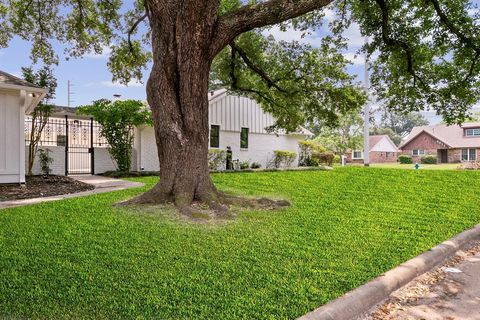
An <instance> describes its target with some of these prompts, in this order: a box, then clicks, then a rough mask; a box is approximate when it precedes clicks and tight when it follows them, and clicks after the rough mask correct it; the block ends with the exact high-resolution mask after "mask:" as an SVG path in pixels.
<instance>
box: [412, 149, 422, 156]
mask: <svg viewBox="0 0 480 320" xmlns="http://www.w3.org/2000/svg"><path fill="white" fill-rule="evenodd" d="M424 154H425V150H421V149H414V150H413V151H412V155H413V156H423V155H424Z"/></svg>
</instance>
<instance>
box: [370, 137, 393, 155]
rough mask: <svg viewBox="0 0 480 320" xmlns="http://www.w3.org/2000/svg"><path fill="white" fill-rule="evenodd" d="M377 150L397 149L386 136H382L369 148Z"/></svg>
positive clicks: (391, 150) (390, 150) (389, 150)
mask: <svg viewBox="0 0 480 320" xmlns="http://www.w3.org/2000/svg"><path fill="white" fill-rule="evenodd" d="M372 151H378V152H398V149H397V147H396V146H395V145H393V144H392V143H391V142H390V141H389V140H388V139H387V138H386V137H383V138H382V139H381V140H380V141H378V143H377V144H376V145H375V146H374V147H373V148H372V149H371V150H370V152H372Z"/></svg>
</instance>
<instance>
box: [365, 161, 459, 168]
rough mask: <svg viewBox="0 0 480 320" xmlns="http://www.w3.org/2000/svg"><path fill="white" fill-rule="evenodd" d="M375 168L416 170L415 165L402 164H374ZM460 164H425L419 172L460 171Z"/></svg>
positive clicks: (421, 165)
mask: <svg viewBox="0 0 480 320" xmlns="http://www.w3.org/2000/svg"><path fill="white" fill-rule="evenodd" d="M371 166H372V167H374V168H391V169H409V170H415V164H401V163H398V162H397V163H372V164H371ZM460 166H461V164H460V163H439V164H423V163H420V169H419V170H459V167H460Z"/></svg>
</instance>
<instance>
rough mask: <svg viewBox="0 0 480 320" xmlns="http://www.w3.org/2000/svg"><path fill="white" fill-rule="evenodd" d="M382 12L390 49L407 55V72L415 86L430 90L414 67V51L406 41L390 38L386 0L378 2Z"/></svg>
mask: <svg viewBox="0 0 480 320" xmlns="http://www.w3.org/2000/svg"><path fill="white" fill-rule="evenodd" d="M376 2H377V4H378V6H379V7H380V9H381V12H382V39H383V42H384V43H385V44H386V45H387V46H388V47H397V48H400V49H401V50H402V51H403V52H404V53H405V58H406V60H407V70H408V73H410V74H411V75H412V77H413V85H414V86H416V83H417V81H419V82H420V83H421V84H422V86H423V87H424V89H425V90H429V87H428V85H427V84H426V83H425V82H424V81H423V80H422V79H421V78H420V76H418V75H417V73H416V72H415V69H414V65H413V50H412V48H411V47H410V46H409V45H408V43H406V42H405V41H402V40H398V39H394V38H392V37H391V36H390V25H389V20H390V18H389V13H388V7H387V4H386V2H385V1H384V0H376Z"/></svg>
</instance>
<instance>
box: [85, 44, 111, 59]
mask: <svg viewBox="0 0 480 320" xmlns="http://www.w3.org/2000/svg"><path fill="white" fill-rule="evenodd" d="M110 53H112V49H111V48H110V47H107V46H103V47H102V53H95V52H94V51H93V50H92V51H90V52H89V53H87V54H85V55H84V57H85V58H89V59H107V58H108V57H110Z"/></svg>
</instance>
